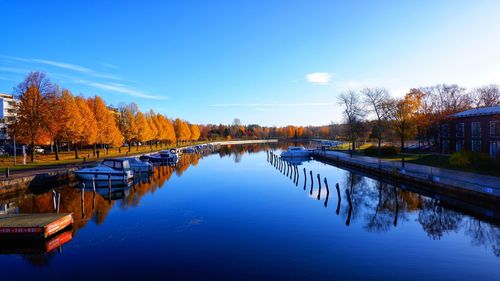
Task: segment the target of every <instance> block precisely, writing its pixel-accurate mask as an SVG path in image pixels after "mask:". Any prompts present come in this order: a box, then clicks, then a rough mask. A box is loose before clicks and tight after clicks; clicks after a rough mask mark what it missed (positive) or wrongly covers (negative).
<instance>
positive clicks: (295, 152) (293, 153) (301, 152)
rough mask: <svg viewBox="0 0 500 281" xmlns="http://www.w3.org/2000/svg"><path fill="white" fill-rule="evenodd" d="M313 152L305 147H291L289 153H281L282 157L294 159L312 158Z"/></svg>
mask: <svg viewBox="0 0 500 281" xmlns="http://www.w3.org/2000/svg"><path fill="white" fill-rule="evenodd" d="M311 154H312V152H311V150H309V149H306V148H304V147H303V146H289V147H288V150H287V151H283V152H281V157H283V158H292V157H308V156H311Z"/></svg>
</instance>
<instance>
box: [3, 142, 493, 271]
mask: <svg viewBox="0 0 500 281" xmlns="http://www.w3.org/2000/svg"><path fill="white" fill-rule="evenodd" d="M268 149H276V150H275V152H276V153H279V149H280V146H279V145H272V147H270V146H268V145H239V146H232V147H230V146H229V147H227V146H226V147H222V148H221V149H220V150H219V151H216V152H213V153H210V154H206V155H199V154H190V155H186V154H185V155H183V157H182V160H181V161H180V162H179V163H178V165H177V166H176V167H169V168H167V167H158V168H157V169H156V171H155V174H154V176H153V177H151V178H150V179H147V178H146V177H142V182H141V183H139V184H136V185H134V186H133V187H129V188H114V189H113V190H112V193H111V194H110V193H109V191H108V190H107V189H103V190H98V192H97V193H96V194H95V195H94V194H93V192H92V191H91V190H88V189H87V190H86V191H84V195H83V199H82V192H81V189H79V185H76V186H66V187H60V188H58V189H57V191H58V192H59V193H60V194H61V201H60V202H61V203H60V212H72V213H73V215H74V219H75V224H74V226H73V228H72V229H69V230H67V231H65V232H63V233H61V234H59V235H58V236H56V237H53V238H51V239H49V240H48V241H38V242H30V243H27V242H13V241H2V240H0V267H1V273H0V275H1V277H2V279H5V280H25V279H26V280H27V279H32V280H34V279H36V280H47V279H56V280H57V279H62V278H68V279H71V280H89V279H95V280H101V279H113V280H332V279H334V280H500V227H499V225H498V221H499V218H496V217H495V216H493V217H491V214H490V216H483V215H481V212H484V211H479V212H478V211H474V210H472V209H471V208H470V207H469V206H467V205H466V204H463V205H462V204H460V202H458V203H457V202H454V203H453V204H449V202H447V201H446V200H443V199H442V198H441V200H438V199H434V198H430V197H426V196H424V195H422V194H419V193H416V192H412V191H409V190H408V189H406V188H404V187H403V188H400V187H395V186H392V185H390V184H387V183H383V182H379V181H376V180H373V179H370V178H368V177H365V176H362V175H359V174H356V173H353V172H349V171H346V170H343V169H340V168H337V167H334V166H330V165H325V164H323V163H320V162H316V161H307V162H303V163H299V165H298V166H297V170H296V172H291V171H292V169H289V170H287V169H285V170H281V171H280V170H279V169H277V168H276V167H275V166H273V165H272V164H271V163H270V162H269V161H268V158H267V153H266V150H268ZM285 167H286V166H285ZM304 169H305V175H306V180H304ZM311 171H312V174H313V185H312V189H311ZM287 172H288V175H287ZM318 174H319V175H320V179H321V192H320V193H319V190H320V189H319V183H318ZM325 178H326V179H327V183H328V187H329V188H328V190H329V192H327V190H326V186H325V181H324V179H325ZM337 183H338V185H339V193H340V202H339V196H338V193H337V189H336V187H335V185H336V184H337ZM318 193H319V194H318ZM349 197H350V198H351V200H350V204H349ZM0 202H1V203H2V204H3V209H2V211H3V212H10V213H12V212H19V213H40V212H53V193H52V191H51V190H46V191H40V192H37V193H30V192H27V193H25V194H18V195H12V196H10V197H9V198H1V199H0ZM486 213H488V211H486Z"/></svg>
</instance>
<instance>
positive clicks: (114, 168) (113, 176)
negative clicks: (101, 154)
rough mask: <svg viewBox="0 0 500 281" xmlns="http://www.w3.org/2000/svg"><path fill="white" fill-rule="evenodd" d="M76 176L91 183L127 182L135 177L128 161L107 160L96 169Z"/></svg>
mask: <svg viewBox="0 0 500 281" xmlns="http://www.w3.org/2000/svg"><path fill="white" fill-rule="evenodd" d="M75 174H76V175H77V176H78V177H80V178H81V179H83V180H89V181H90V180H96V181H104V180H111V181H114V182H116V181H119V182H127V181H129V180H132V179H133V177H134V174H133V172H132V170H131V169H130V164H129V161H128V160H127V159H106V160H103V161H102V162H101V163H99V164H97V166H95V167H90V168H83V169H80V170H78V171H75Z"/></svg>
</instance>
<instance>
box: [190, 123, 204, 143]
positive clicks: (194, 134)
mask: <svg viewBox="0 0 500 281" xmlns="http://www.w3.org/2000/svg"><path fill="white" fill-rule="evenodd" d="M189 129H190V131H191V140H193V141H197V140H198V139H199V138H200V134H201V132H200V128H199V127H198V125H196V124H191V125H190V126H189Z"/></svg>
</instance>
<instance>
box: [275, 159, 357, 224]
mask: <svg viewBox="0 0 500 281" xmlns="http://www.w3.org/2000/svg"><path fill="white" fill-rule="evenodd" d="M267 161H268V162H269V163H271V165H273V166H274V167H275V168H276V169H277V170H279V171H280V172H281V173H283V175H285V176H287V177H288V176H290V179H292V176H293V182H294V183H295V185H298V182H299V170H298V167H297V165H295V164H291V163H289V162H288V161H285V160H283V158H281V157H279V156H278V155H276V154H275V153H274V152H273V151H267ZM303 171H304V190H306V186H307V172H306V168H304V169H303ZM309 175H310V178H311V187H310V191H309V194H310V195H312V194H313V190H314V176H313V172H312V171H309ZM317 179H318V196H317V197H316V199H317V200H320V199H321V190H322V187H321V176H320V174H319V173H318V174H317ZM323 182H324V184H325V189H326V198H325V203H324V206H325V208H326V207H327V206H328V199H329V197H330V188H329V187H328V181H327V179H326V178H324V179H323ZM335 189H336V190H337V198H338V201H337V209H336V214H337V215H338V214H340V203H341V201H342V197H341V194H340V186H339V184H338V183H336V184H335ZM346 195H347V203H348V204H349V211H348V214H347V220H346V225H349V224H350V221H351V213H352V199H351V193H350V191H349V189H347V190H346Z"/></svg>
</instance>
